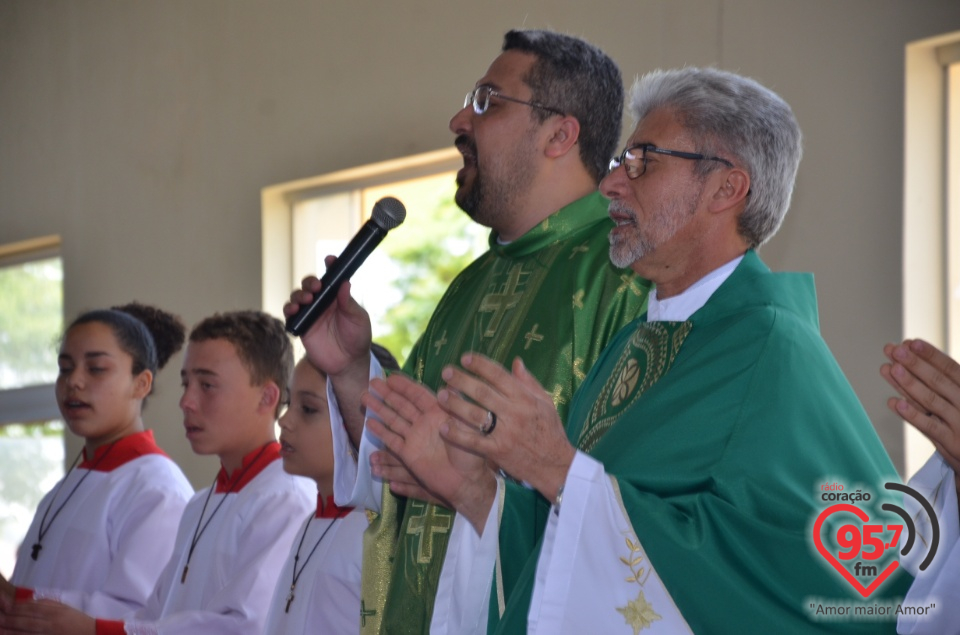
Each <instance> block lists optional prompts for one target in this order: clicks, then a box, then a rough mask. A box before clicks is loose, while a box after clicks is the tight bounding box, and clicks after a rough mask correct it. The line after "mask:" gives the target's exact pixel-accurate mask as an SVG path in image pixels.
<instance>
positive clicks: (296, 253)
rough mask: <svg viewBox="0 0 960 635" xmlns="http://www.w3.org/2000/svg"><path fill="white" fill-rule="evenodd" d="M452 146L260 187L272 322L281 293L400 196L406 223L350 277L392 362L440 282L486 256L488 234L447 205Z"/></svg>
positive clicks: (410, 340)
mask: <svg viewBox="0 0 960 635" xmlns="http://www.w3.org/2000/svg"><path fill="white" fill-rule="evenodd" d="M460 165H462V164H461V159H460V154H459V153H458V152H456V150H454V149H450V150H442V151H438V152H431V153H427V154H421V155H416V156H413V157H407V158H405V159H398V160H395V161H388V162H385V163H379V164H374V165H369V166H364V167H361V168H355V169H352V170H346V171H343V172H337V173H334V174H329V175H324V176H320V177H316V178H314V179H307V180H304V181H297V182H293V183H286V184H281V185H277V186H273V187H271V188H267V189H266V190H264V193H263V236H264V243H263V254H264V255H263V263H264V264H263V274H264V275H263V278H264V307H265V310H267V311H269V312H271V313H274V314H276V315H280V312H281V309H282V307H283V304H284V302H286V300H287V298H288V297H289V295H290V290H291V289H293V288H295V287H299V286H300V281H301V280H302V279H303V278H304V277H305V276H306V275H309V274H316V273H318V272H322V271H323V269H324V264H323V259H324V257H325V256H326V255H328V254H334V255H336V254H339V253H340V252H341V251H342V250H343V248H344V247H345V246H346V244H347V242H348V241H349V240H350V238H352V237H353V235H354V234H356V232H357V230H358V229H359V228H360V226H361V225H362V224H363V222H365V221H366V219H367V218H368V217H369V214H370V211H371V210H372V208H373V205H374V204H375V203H376V201H377V200H379V199H380V198H382V197H384V196H394V197H396V198H398V199H400V200H401V201H402V202H403V203H404V205H405V207H406V208H407V217H406V220H405V221H404V222H403V224H402V225H401V226H400V227H397V228H395V229H394V230H392V231H390V233H388V234H387V236H386V238H384V240H383V243H382V244H381V245H380V246H379V247H378V248H377V249H376V251H374V252H373V253H372V254H371V255H370V256H369V258H368V259H367V262H366V263H364V265H363V266H362V267H361V268H360V269H359V270H358V271H357V273H356V274H355V275H354V277H353V279H352V281H351V284H352V287H353V294H354V297H356V298H357V300H358V301H359V302H360V303H361V304H363V306H364V308H366V309H367V311H368V312H369V313H370V315H371V321H372V323H373V335H374V339H375V340H376V341H378V342H379V343H381V344H383V345H384V346H386V347H387V348H388V349H389V350H390V351H391V352H392V353H393V354H394V355H395V356H396V357H397V359H398V360H399V361H400V362H401V363H402V362H403V359H404V358H405V357H406V356H407V354H409V352H410V348H411V347H412V345H413V344H414V342H415V339H416V337H417V336H419V334H420V333H421V332H422V331H423V329H424V327H425V326H426V320H427V319H428V318H429V316H430V314H431V313H432V311H433V309H434V307H435V306H436V304H437V302H438V301H439V299H440V296H441V294H442V293H443V291H444V290H446V287H447V285H448V284H449V282H450V280H452V278H453V277H454V276H455V275H456V274H457V273H459V272H460V271H461V270H462V269H463V267H465V266H466V265H467V264H469V263H470V262H471V261H472V260H473V259H474V258H475V257H476V256H477V255H479V254H480V253H482V252H483V251H484V250H485V249H486V244H487V243H486V241H487V234H488V230H486V229H485V228H482V227H480V226H478V225H477V224H475V223H473V222H472V221H470V219H469V218H468V217H467V216H466V215H465V214H464V213H463V212H462V211H460V210H459V209H458V208H457V207H456V205H455V203H454V201H453V195H454V192H455V190H456V184H455V172H454V168H458V167H459V166H460Z"/></svg>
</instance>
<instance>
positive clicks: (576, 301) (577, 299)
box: [573, 289, 586, 309]
mask: <svg viewBox="0 0 960 635" xmlns="http://www.w3.org/2000/svg"><path fill="white" fill-rule="evenodd" d="M585 295H586V291H584V290H583V289H580V290H579V291H577V292H576V293H574V294H573V308H575V309H582V308H583V296H585Z"/></svg>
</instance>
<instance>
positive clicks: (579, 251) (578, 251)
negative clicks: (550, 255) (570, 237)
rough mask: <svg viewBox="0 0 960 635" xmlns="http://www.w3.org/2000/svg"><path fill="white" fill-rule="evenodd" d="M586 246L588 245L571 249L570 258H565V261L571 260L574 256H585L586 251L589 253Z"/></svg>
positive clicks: (588, 248)
mask: <svg viewBox="0 0 960 635" xmlns="http://www.w3.org/2000/svg"><path fill="white" fill-rule="evenodd" d="M587 245H588V243H583V244H582V245H577V246H576V247H574V248H573V249H571V250H570V257H569V258H567V260H573V257H574V256H576V255H577V254H585V253H587V252H588V251H590V247H588V246H587Z"/></svg>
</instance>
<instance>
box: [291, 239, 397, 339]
mask: <svg viewBox="0 0 960 635" xmlns="http://www.w3.org/2000/svg"><path fill="white" fill-rule="evenodd" d="M386 235H387V230H385V229H383V228H382V227H380V226H379V225H377V224H376V223H374V222H373V221H367V222H366V223H364V225H363V227H361V228H360V231H358V232H357V234H356V235H355V236H354V237H353V238H352V239H351V240H350V242H349V243H347V246H346V248H345V249H344V250H343V253H341V254H340V255H339V256H338V257H337V260H336V262H334V263H333V264H332V265H331V266H330V268H329V269H327V272H326V273H325V274H323V277H322V278H320V282H322V283H323V287H322V288H321V289H320V291H318V292H317V293H316V294H314V298H313V302H311V303H310V304H308V305H307V306H302V307H300V310H299V311H297V312H296V313H294V314H293V315H291V316H290V317H288V318H287V322H286V328H287V331H288V332H290V333H293V334H294V335H297V336H301V335H303V334H304V333H306V332H307V331H309V330H310V327H311V326H313V323H314V322H316V321H317V318H319V317H320V316H321V315H322V314H323V312H324V311H326V310H327V308H328V307H329V306H330V305H331V304H333V301H334V300H336V298H337V291H338V290H339V289H340V285H341V284H343V282H344V280H349V279H350V277H351V276H352V275H353V274H354V273H356V271H357V269H358V268H359V267H360V265H361V264H363V261H364V260H366V259H367V256H369V255H370V252H372V251H373V249H374V248H375V247H376V246H377V245H379V244H380V241H382V240H383V238H384V236H386Z"/></svg>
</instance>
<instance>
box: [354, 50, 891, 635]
mask: <svg viewBox="0 0 960 635" xmlns="http://www.w3.org/2000/svg"><path fill="white" fill-rule="evenodd" d="M631 107H632V111H633V114H634V116H635V117H636V118H637V121H638V122H639V123H638V125H637V127H636V129H635V130H634V132H633V133H632V134H631V136H630V138H629V141H628V143H627V147H626V149H625V150H624V151H623V152H622V153H621V154H620V156H618V157H616V158H615V159H614V160H613V161H612V162H611V169H610V172H609V174H608V175H607V176H606V178H605V179H604V180H603V182H602V183H601V186H600V190H601V192H602V193H603V194H604V196H606V197H607V198H608V199H610V206H609V213H610V217H611V219H612V220H613V221H614V223H615V227H614V228H613V229H612V231H611V232H610V257H611V259H612V260H613V262H614V263H615V264H617V265H619V266H621V267H630V268H632V269H633V271H635V272H636V273H638V274H639V275H641V276H643V277H645V278H647V279H649V280H651V281H653V282H654V283H655V290H654V292H651V295H650V301H649V310H648V312H647V313H646V314H644V315H643V316H641V317H640V318H639V319H638V320H636V321H634V322H633V323H632V324H629V325H628V326H626V327H625V328H624V329H623V330H621V331H620V333H619V334H618V335H617V336H616V337H615V338H614V340H613V341H612V342H611V344H609V345H608V346H607V348H606V350H605V351H604V353H603V354H602V355H601V356H600V359H599V360H598V361H597V363H596V365H595V366H594V367H593V369H592V370H591V371H590V373H589V375H588V376H587V378H586V380H585V381H584V383H583V385H582V386H581V388H580V390H579V391H578V393H577V395H576V396H575V398H574V401H573V403H572V405H571V409H570V414H569V417H568V423H567V426H566V428H564V426H563V425H562V424H561V421H560V419H559V418H558V417H557V416H556V413H555V411H554V409H553V408H552V404H551V402H550V400H549V398H548V395H547V394H546V393H545V392H544V390H543V389H542V388H541V387H540V386H539V384H537V382H536V381H535V380H534V379H533V378H532V376H531V375H530V374H529V373H528V372H527V370H526V367H525V365H524V363H523V360H520V359H519V358H518V359H516V360H514V362H513V364H512V368H511V369H510V370H507V369H505V368H503V367H501V366H500V365H499V364H496V363H494V362H493V361H491V360H489V359H487V358H486V357H483V356H481V355H479V354H471V353H468V354H467V355H464V356H463V357H462V359H461V364H462V366H460V367H457V366H449V367H447V368H446V369H444V371H443V378H444V380H445V382H446V384H447V388H445V389H444V390H441V391H440V392H439V393H438V397H437V398H438V401H439V403H440V404H442V407H443V409H444V410H445V412H443V413H441V414H437V413H434V412H418V411H417V408H418V406H417V404H418V403H421V400H420V396H419V395H420V392H421V391H422V390H423V389H422V388H421V387H419V386H418V385H416V384H415V383H413V382H411V381H409V380H406V379H404V378H401V377H391V378H390V379H389V380H388V381H386V382H382V381H380V382H376V383H375V384H373V385H372V389H373V392H374V393H376V395H379V397H380V399H377V398H375V397H373V396H368V397H367V398H366V399H365V402H364V403H365V404H366V405H367V406H368V407H369V408H371V409H373V410H374V411H375V412H376V413H377V414H378V415H379V416H380V417H381V418H382V420H383V424H382V425H381V424H373V425H371V429H372V430H373V431H374V432H375V433H376V434H378V435H380V436H381V437H382V438H383V440H384V442H385V443H386V445H387V447H388V448H389V449H390V450H391V451H393V452H394V453H396V454H397V455H398V456H399V457H400V459H401V460H403V461H404V462H405V464H406V465H407V467H408V468H410V469H411V470H412V471H413V472H414V473H415V475H416V476H417V477H418V478H419V479H420V480H421V482H422V483H423V484H424V485H425V486H426V489H427V490H428V491H429V493H430V494H432V495H435V496H437V497H439V498H442V499H444V500H447V501H450V503H451V504H453V505H454V506H455V507H456V509H457V511H458V512H459V514H458V516H457V522H456V524H455V526H454V529H453V534H452V536H451V549H450V550H449V551H448V556H447V560H446V562H445V565H444V570H443V578H442V579H441V591H440V593H439V594H438V597H437V604H436V609H435V610H436V612H435V616H434V624H435V625H442V626H443V629H441V630H435V631H433V632H434V633H436V632H449V633H479V632H485V631H487V632H491V633H543V634H546V633H550V634H551V635H552V634H556V633H570V634H573V633H586V632H591V633H634V634H636V633H639V632H640V631H644V632H651V633H658V632H659V633H685V632H709V633H737V634H742V633H773V632H775V633H778V634H782V633H810V632H823V631H831V632H870V633H876V632H883V631H890V632H892V631H893V628H894V626H893V622H892V620H889V621H886V622H877V621H869V622H868V621H857V620H854V619H847V620H845V621H818V618H817V616H816V615H814V614H812V613H811V611H810V609H809V606H810V598H811V597H822V598H835V599H837V600H838V601H842V602H846V603H850V602H852V601H854V600H856V599H862V598H860V596H859V594H856V593H855V592H854V590H853V589H852V588H851V586H850V585H849V584H848V583H847V582H846V581H845V580H844V579H843V578H842V577H841V576H840V575H839V574H838V573H837V572H836V571H834V570H833V569H832V567H831V566H830V565H829V563H828V562H826V561H825V560H824V559H823V558H821V557H820V555H819V554H818V553H817V551H816V550H815V549H814V548H813V541H812V538H811V527H812V526H813V524H814V520H815V519H816V518H817V517H818V514H820V513H821V512H822V511H823V507H824V504H823V503H822V501H821V500H820V494H819V488H820V487H821V485H822V484H823V483H824V482H825V481H826V480H827V479H831V480H839V481H845V482H849V483H850V484H851V485H853V484H861V483H862V484H865V485H867V486H869V487H871V488H882V487H883V483H885V482H886V481H890V480H897V475H896V471H895V469H894V467H893V465H892V464H891V462H890V459H889V457H888V456H887V454H886V452H885V451H884V449H883V446H882V445H881V443H880V440H879V439H878V437H877V435H876V433H875V431H874V429H873V426H872V425H871V423H870V421H869V419H868V418H867V416H866V413H865V412H864V411H863V408H862V407H861V405H860V403H859V401H858V400H857V397H856V395H855V394H854V392H853V390H852V389H851V387H850V385H849V384H848V382H847V381H846V379H845V378H844V376H843V374H842V372H841V371H840V368H839V367H838V365H837V363H836V361H835V360H834V358H833V356H832V354H831V353H830V351H829V349H828V348H827V346H826V344H825V343H824V341H823V339H822V338H821V336H820V333H819V325H818V318H817V306H816V298H815V293H814V287H813V282H812V279H811V277H810V276H809V275H805V274H782V273H771V272H770V270H769V269H768V268H767V267H766V266H765V265H764V264H763V262H762V261H761V260H760V258H759V257H758V256H757V254H756V252H755V251H754V250H755V248H757V247H758V246H759V245H761V244H762V243H763V242H764V241H766V240H767V239H769V238H770V236H772V235H773V234H774V233H775V232H776V230H777V228H778V227H779V225H780V223H781V221H782V219H783V216H784V214H785V213H786V210H787V207H788V205H789V201H790V197H791V193H792V190H793V184H794V178H795V174H796V170H797V167H798V164H799V161H800V155H801V147H800V136H801V135H800V130H799V126H798V125H797V122H796V120H795V118H794V115H793V113H792V111H791V109H790V107H789V106H788V105H787V104H786V103H785V102H784V101H783V100H782V99H781V98H780V97H779V96H777V95H776V94H774V93H773V92H771V91H770V90H768V89H766V88H764V87H763V86H761V85H760V84H758V83H757V82H755V81H753V80H751V79H748V78H745V77H741V76H739V75H735V74H732V73H727V72H723V71H718V70H713V69H698V68H685V69H682V70H675V71H666V72H662V71H658V72H654V73H650V74H648V75H646V76H645V77H643V78H642V79H640V80H639V81H638V83H637V84H636V85H635V87H634V89H633V94H632V100H631ZM491 423H493V424H494V425H493V426H491V425H490V424H491ZM491 427H493V430H492V431H491V430H490V428H491ZM484 432H486V433H487V434H484ZM437 434H439V435H440V436H441V437H442V438H443V439H444V440H445V441H446V443H447V445H446V447H447V452H446V456H447V457H449V460H446V461H443V460H440V459H438V458H437V457H435V456H432V455H425V454H423V453H421V452H418V450H419V449H420V448H422V444H423V443H430V442H431V441H432V440H433V439H435V438H436V435H437ZM487 464H494V465H498V466H500V467H501V468H502V469H503V470H504V471H505V472H506V473H508V474H509V475H510V476H511V477H513V479H515V480H516V481H518V482H523V483H525V484H528V485H529V486H531V487H532V489H528V488H525V487H524V486H523V485H518V484H516V483H515V482H513V481H512V480H504V479H502V478H497V476H496V474H495V472H493V471H492V470H489V469H485V466H486V465H487ZM398 478H400V477H399V476H398ZM531 508H534V509H537V510H539V513H538V514H536V515H533V514H530V513H529V510H530V509H531ZM531 518H536V522H535V523H532V522H531ZM453 545H457V547H456V548H453ZM468 553H469V554H472V557H471V558H469V559H466V558H459V557H458V556H460V555H461V554H468ZM491 578H493V580H494V584H493V589H492V593H491V594H490V596H488V597H485V594H484V593H483V592H482V591H481V590H480V589H489V581H490V580H491ZM908 582H909V576H908V575H905V574H901V572H899V571H898V572H896V573H895V574H894V575H893V576H891V578H889V579H888V580H886V581H885V582H884V584H883V585H882V586H880V587H879V589H878V590H877V591H876V592H875V593H874V594H873V595H872V596H871V597H870V601H871V603H873V602H878V603H885V602H889V601H891V600H890V599H891V598H895V597H898V596H900V597H902V594H903V590H904V585H905V583H908ZM488 598H489V604H488V603H487V601H486V600H488ZM488 607H489V610H488ZM488 629H489V630H488Z"/></svg>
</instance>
